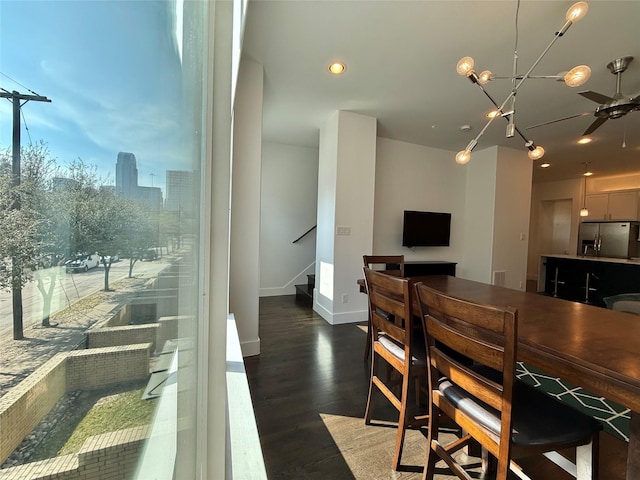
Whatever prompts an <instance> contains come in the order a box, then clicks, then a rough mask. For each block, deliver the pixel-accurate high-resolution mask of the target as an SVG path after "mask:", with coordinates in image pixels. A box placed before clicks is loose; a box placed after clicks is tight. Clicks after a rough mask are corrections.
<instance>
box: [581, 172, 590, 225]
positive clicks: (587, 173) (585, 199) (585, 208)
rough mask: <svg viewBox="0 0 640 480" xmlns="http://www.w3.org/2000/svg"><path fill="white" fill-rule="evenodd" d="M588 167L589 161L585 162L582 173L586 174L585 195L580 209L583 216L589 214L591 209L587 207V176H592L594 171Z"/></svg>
mask: <svg viewBox="0 0 640 480" xmlns="http://www.w3.org/2000/svg"><path fill="white" fill-rule="evenodd" d="M588 167H589V162H584V173H583V174H582V175H583V176H584V196H583V199H582V205H583V207H582V208H581V209H580V216H581V217H588V216H589V209H588V208H587V177H590V176H591V175H593V173H592V172H590V171H589V170H588Z"/></svg>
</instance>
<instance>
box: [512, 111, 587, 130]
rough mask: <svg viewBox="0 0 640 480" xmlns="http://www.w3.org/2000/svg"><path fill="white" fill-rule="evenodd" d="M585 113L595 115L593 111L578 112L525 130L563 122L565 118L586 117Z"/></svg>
mask: <svg viewBox="0 0 640 480" xmlns="http://www.w3.org/2000/svg"><path fill="white" fill-rule="evenodd" d="M585 115H593V112H582V113H576V114H575V115H569V116H568V117H562V118H558V119H556V120H551V121H549V122H543V123H538V124H536V125H531V126H530V127H526V128H525V130H529V129H530V128H536V127H541V126H543V125H549V124H551V123H556V122H562V121H563V120H569V119H570V118H576V117H584V116H585Z"/></svg>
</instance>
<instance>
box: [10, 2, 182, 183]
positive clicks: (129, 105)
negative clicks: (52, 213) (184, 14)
mask: <svg viewBox="0 0 640 480" xmlns="http://www.w3.org/2000/svg"><path fill="white" fill-rule="evenodd" d="M174 3H175V2H167V1H153V0H136V1H132V0H110V1H96V0H75V1H68V0H48V1H32V0H0V87H2V88H4V89H6V90H9V91H12V90H17V91H18V92H20V93H26V94H29V93H30V92H29V91H28V90H27V88H28V89H30V90H33V91H34V92H36V93H37V94H39V95H43V96H46V97H48V98H49V99H51V101H52V103H45V102H35V101H30V102H28V103H27V104H26V105H24V107H23V108H22V112H23V119H24V121H25V123H26V128H28V131H27V129H26V128H25V124H24V123H23V125H22V144H23V145H25V144H27V143H28V142H29V141H30V140H31V141H33V142H34V143H35V142H37V141H40V140H43V141H44V142H45V143H46V144H47V145H48V147H49V150H50V152H51V154H52V156H53V157H54V158H56V159H57V162H58V164H60V165H65V164H68V163H69V162H70V161H73V160H75V159H77V158H81V159H82V160H83V161H84V162H85V163H87V164H91V165H96V166H97V167H98V172H99V175H100V177H101V178H105V177H107V178H108V180H107V181H106V182H105V183H107V184H115V164H116V157H117V154H118V152H119V151H124V152H132V153H134V154H135V156H136V160H137V165H138V174H139V175H138V183H139V185H144V186H151V184H152V183H153V186H156V187H162V188H163V190H164V182H165V172H166V170H168V169H169V170H189V169H190V165H189V164H188V163H187V162H186V161H185V155H184V154H183V152H184V148H182V147H181V146H180V134H179V131H180V125H181V122H180V114H181V103H180V95H181V83H180V60H179V55H178V48H177V46H176V41H175V36H174V26H173V23H174V22H173V15H172V13H171V9H172V6H173V5H174ZM16 82H17V83H16ZM11 131H12V115H11V103H10V102H9V101H8V100H6V99H0V147H2V148H3V149H4V148H7V147H10V146H11Z"/></svg>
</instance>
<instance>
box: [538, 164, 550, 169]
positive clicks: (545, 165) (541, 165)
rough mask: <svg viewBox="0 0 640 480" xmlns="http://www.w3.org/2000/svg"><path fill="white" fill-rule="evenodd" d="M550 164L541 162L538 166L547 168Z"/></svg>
mask: <svg viewBox="0 0 640 480" xmlns="http://www.w3.org/2000/svg"><path fill="white" fill-rule="evenodd" d="M550 166H551V164H550V163H541V164H540V168H549V167H550Z"/></svg>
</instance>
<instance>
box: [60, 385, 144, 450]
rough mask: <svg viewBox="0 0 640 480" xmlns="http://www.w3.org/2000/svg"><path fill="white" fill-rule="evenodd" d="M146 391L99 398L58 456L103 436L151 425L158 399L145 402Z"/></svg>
mask: <svg viewBox="0 0 640 480" xmlns="http://www.w3.org/2000/svg"><path fill="white" fill-rule="evenodd" d="M143 392H144V389H140V390H132V391H129V392H123V393H117V394H115V395H109V396H106V397H103V398H101V399H99V400H98V401H97V402H96V403H95V405H94V406H93V407H92V408H91V409H90V410H89V412H87V414H86V415H85V416H84V418H83V419H82V420H81V421H80V423H79V424H78V426H77V427H76V428H75V430H74V431H73V433H72V434H71V436H70V437H69V440H67V442H66V443H65V444H64V446H63V447H62V448H61V449H60V450H59V451H58V455H67V454H69V453H76V452H78V450H80V447H81V446H82V444H83V443H84V441H85V440H86V439H87V438H89V437H91V436H93V435H98V434H100V433H107V432H115V431H117V430H124V429H125V428H131V427H138V426H140V425H147V424H149V423H151V420H152V418H153V411H154V408H155V405H156V402H155V400H142V399H141V397H142V393H143Z"/></svg>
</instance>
